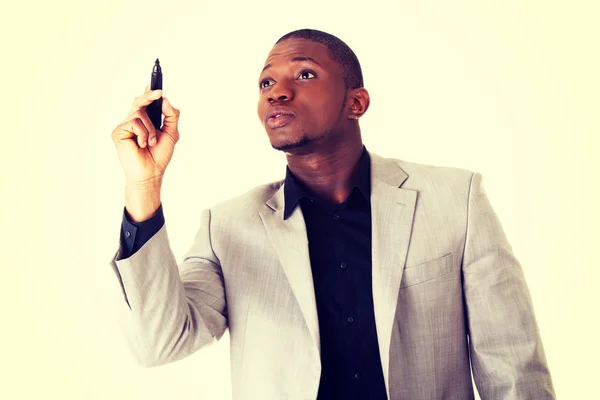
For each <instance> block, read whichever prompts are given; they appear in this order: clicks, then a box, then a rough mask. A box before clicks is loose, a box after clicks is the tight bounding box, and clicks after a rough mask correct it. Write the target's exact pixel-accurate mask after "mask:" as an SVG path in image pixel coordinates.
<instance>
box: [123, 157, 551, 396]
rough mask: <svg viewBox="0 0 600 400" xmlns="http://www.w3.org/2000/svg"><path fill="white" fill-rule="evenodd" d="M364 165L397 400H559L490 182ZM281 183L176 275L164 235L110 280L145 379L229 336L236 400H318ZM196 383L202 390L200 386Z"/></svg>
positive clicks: (387, 358) (383, 330)
mask: <svg viewBox="0 0 600 400" xmlns="http://www.w3.org/2000/svg"><path fill="white" fill-rule="evenodd" d="M369 154H370V156H371V186H372V194H371V208H372V221H373V222H372V223H373V225H372V232H373V239H372V240H373V245H372V260H373V302H374V307H375V320H376V325H377V336H378V340H379V350H380V354H381V363H382V367H383V373H384V377H385V383H386V389H387V393H388V398H389V399H393V400H396V399H398V400H399V399H407V400H420V399H423V400H425V399H436V400H437V399H473V398H474V394H473V385H472V381H471V365H472V371H473V377H474V381H475V384H476V386H477V389H478V391H479V393H480V396H481V398H482V399H483V400H488V399H519V400H525V399H554V398H555V395H554V389H553V385H552V380H551V377H550V373H549V370H548V367H547V363H546V359H545V355H544V350H543V347H542V343H541V340H540V336H539V332H538V327H537V324H536V321H535V317H534V312H533V306H532V301H531V297H530V294H529V291H528V288H527V285H526V282H525V279H524V275H523V271H522V269H521V266H520V264H519V262H518V261H517V260H516V259H515V257H514V255H513V253H512V250H511V246H510V245H509V243H508V241H507V239H506V237H505V234H504V232H503V230H502V227H501V224H500V222H499V221H498V218H497V217H496V214H495V213H494V211H493V209H492V207H491V205H490V202H489V201H488V198H487V196H486V194H485V191H484V188H483V186H482V182H481V175H479V174H477V173H472V172H469V171H465V170H461V169H456V168H442V167H433V166H427V165H421V164H416V163H410V162H405V161H401V160H395V159H388V158H383V157H380V156H378V155H376V154H374V153H369ZM283 184H284V182H283V181H278V182H276V183H272V184H268V185H263V186H260V187H256V188H254V189H253V190H251V191H249V192H248V193H246V194H244V195H241V196H239V197H236V198H234V199H231V200H228V201H226V202H223V203H221V204H219V205H217V206H215V207H213V208H210V209H207V210H204V211H203V213H202V218H201V220H200V221H199V222H200V223H199V229H198V231H197V235H196V237H195V241H194V243H193V245H192V246H191V248H190V249H189V251H188V252H187V253H186V254H185V255H184V257H183V259H182V261H181V262H179V263H178V262H177V261H176V258H175V256H174V255H173V252H172V250H171V248H170V245H169V239H168V236H167V230H166V228H165V227H164V226H163V227H162V229H161V230H160V231H159V232H158V233H157V234H156V235H155V236H153V237H152V238H151V239H150V240H149V241H148V242H147V243H146V244H145V245H144V246H143V247H142V248H141V249H140V250H139V251H138V252H137V253H135V254H134V255H132V256H131V257H129V258H125V259H120V257H119V252H120V249H119V251H117V253H116V254H115V256H114V258H113V260H112V261H111V264H112V266H113V268H114V270H115V272H116V273H117V276H118V278H119V279H118V280H116V282H118V283H119V284H120V285H121V288H122V293H123V295H124V298H123V302H122V304H123V305H124V306H123V307H121V311H120V316H121V318H120V321H121V322H122V329H123V332H124V334H125V336H126V338H127V341H128V344H129V347H130V348H131V349H132V351H133V353H134V354H135V355H136V358H137V361H138V362H139V363H140V364H141V365H143V366H156V365H161V364H165V363H169V362H172V361H175V360H178V359H181V358H184V357H186V356H188V355H190V354H192V353H194V352H195V351H196V350H198V349H200V348H201V347H202V346H205V345H208V344H209V343H212V342H213V341H215V340H218V339H219V338H221V336H222V335H223V333H224V332H225V330H226V329H229V334H230V343H231V349H230V350H231V352H230V354H231V379H232V395H233V399H235V400H241V399H252V400H256V399H273V400H282V399H299V400H300V399H302V400H305V399H306V400H308V399H311V400H314V399H315V398H316V396H317V389H318V386H319V376H320V370H321V365H320V357H319V354H320V340H319V324H318V319H317V308H316V303H315V295H314V289H313V281H312V274H311V267H310V260H309V252H308V241H307V237H306V226H305V224H304V218H303V216H302V210H301V209H300V208H299V207H298V208H296V210H295V211H294V213H293V214H292V215H291V217H290V218H289V219H288V220H285V221H284V220H283V199H284V197H283ZM201 382H202V378H200V379H199V381H198V383H199V384H201Z"/></svg>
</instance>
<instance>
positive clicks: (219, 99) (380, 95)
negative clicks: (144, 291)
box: [0, 0, 600, 400]
mask: <svg viewBox="0 0 600 400" xmlns="http://www.w3.org/2000/svg"><path fill="white" fill-rule="evenodd" d="M596 4H598V3H597V2H594V1H590V2H587V3H584V2H581V1H569V2H566V1H503V2H498V1H494V2H491V1H490V2H488V1H478V2H475V1H472V2H469V1H452V2H441V1H440V2H433V1H419V2H409V1H397V2H391V1H374V0H370V1H365V2H355V1H300V2H274V1H256V2H252V3H249V2H242V1H238V2H217V1H210V2H208V1H184V0H172V1H168V2H167V1H146V2H144V1H133V0H126V1H116V0H106V1H103V2H90V1H88V2H86V1H66V0H57V1H54V2H42V1H34V2H28V3H17V2H11V3H9V2H7V4H5V5H4V4H3V7H2V24H0V33H1V36H0V37H1V39H0V40H1V44H2V46H1V48H2V53H1V54H2V57H1V66H0V68H2V71H1V73H2V75H0V76H1V78H2V79H3V82H2V84H1V85H0V86H1V88H2V89H1V96H0V98H1V100H0V101H1V102H2V119H1V125H0V127H2V130H1V131H0V134H1V135H2V139H1V141H0V143H2V147H1V150H2V156H1V157H0V162H1V163H2V164H1V168H0V171H1V174H2V176H1V184H2V196H1V197H0V198H1V200H0V201H1V202H2V204H1V209H0V210H1V217H0V218H1V228H2V241H1V242H0V243H2V249H1V250H2V251H1V253H2V258H1V259H2V265H1V267H0V307H1V310H0V311H1V312H0V320H1V321H2V324H1V329H0V359H1V360H2V362H1V363H0V369H1V371H0V398H2V399H42V398H43V399H55V398H56V399H94V400H95V399H128V400H138V399H139V400H142V399H143V400H151V399H152V400H154V399H183V398H190V399H228V398H230V384H229V370H228V368H229V361H228V352H229V349H228V338H227V336H226V337H224V338H223V340H222V342H220V343H218V344H216V345H214V346H212V347H209V348H207V349H205V350H204V351H201V352H200V353H197V354H195V355H193V356H192V357H190V358H188V359H186V360H184V361H181V362H178V363H176V364H172V365H169V366H165V367H160V368H155V369H141V368H138V367H137V366H136V365H135V364H134V363H133V361H132V358H131V357H130V356H129V354H128V353H127V350H126V347H125V345H124V342H123V339H122V337H121V335H120V332H119V330H118V328H117V325H116V322H115V320H114V316H113V314H112V308H111V307H112V303H111V295H112V293H113V292H112V290H113V289H114V284H115V280H114V277H113V276H112V275H111V271H110V269H109V265H108V261H109V259H110V258H111V256H112V255H113V252H114V251H115V250H116V246H117V241H118V238H119V228H120V221H121V216H122V208H123V205H124V198H123V188H124V179H123V176H122V173H121V171H120V167H119V163H118V159H117V157H116V152H115V150H114V147H113V144H112V142H111V139H110V133H111V131H112V129H113V128H114V126H116V125H117V124H118V123H119V122H120V121H121V120H122V119H123V118H124V117H125V116H126V114H127V112H128V109H129V106H130V103H131V101H132V100H133V98H134V97H135V96H137V95H138V94H140V92H141V91H142V90H143V88H144V86H145V85H146V83H147V82H148V80H149V78H150V71H151V68H152V65H153V63H154V59H155V58H157V57H159V58H160V60H161V63H162V65H163V70H164V93H165V96H167V97H169V98H170V99H171V101H172V103H173V104H174V105H175V106H176V107H178V108H180V109H181V112H182V114H181V141H180V142H179V144H178V145H177V148H176V153H175V156H174V158H173V161H172V164H171V165H170V167H169V169H168V171H167V175H166V179H165V184H164V188H163V204H164V210H165V215H166V220H167V226H168V229H169V234H170V238H171V244H172V247H173V250H174V252H175V254H176V256H177V257H181V256H182V255H183V252H184V251H185V250H186V249H187V247H188V246H189V245H190V244H191V240H192V239H193V236H194V233H195V231H196V229H197V221H198V220H199V216H200V212H201V210H202V209H203V208H205V207H209V206H211V205H212V204H215V203H217V202H220V201H222V200H225V199H227V198H229V197H232V196H234V195H237V194H239V193H241V192H242V191H245V190H247V189H249V188H250V187H252V186H255V185H259V184H261V183H265V182H268V181H272V180H275V179H279V178H282V177H283V175H284V168H285V159H284V158H283V157H282V155H281V154H279V153H277V152H275V151H274V150H272V149H271V147H270V145H269V143H268V140H267V137H266V134H265V133H264V131H263V129H262V126H261V125H260V122H259V120H258V117H257V116H256V111H255V110H256V100H257V96H258V89H257V78H258V74H259V72H260V69H261V68H262V65H263V62H264V60H265V57H266V55H267V53H268V51H269V49H270V48H271V46H272V44H273V43H274V42H275V40H276V39H277V38H279V37H280V36H281V35H283V34H284V33H286V32H288V31H290V30H293V29H297V28H304V27H310V28H316V29H322V30H325V31H328V32H330V33H333V34H335V35H337V36H339V37H340V38H342V39H343V40H344V41H346V42H347V43H348V44H349V45H350V46H351V47H352V48H353V49H354V50H355V52H356V53H357V55H358V57H359V59H360V61H361V63H362V66H363V71H364V75H365V84H366V87H367V88H368V90H369V91H370V93H371V96H372V102H371V108H370V110H369V111H368V113H367V114H366V115H365V117H364V119H363V120H362V121H361V126H362V128H363V137H364V142H365V144H366V145H367V147H368V149H369V150H372V151H374V152H376V153H378V154H380V155H383V156H390V157H398V158H403V159H405V160H408V161H417V162H423V163H429V164H436V165H445V166H457V167H463V168H468V169H472V170H476V171H479V172H481V173H483V175H484V178H485V181H486V187H487V190H488V193H489V195H490V198H491V201H492V203H493V205H494V207H495V209H496V210H497V212H498V214H499V215H500V218H501V220H502V221H503V224H504V227H505V230H506V233H507V235H508V237H509V239H510V241H511V243H512V244H513V247H514V250H515V252H516V254H517V256H518V258H519V259H520V260H521V261H522V264H523V267H524V269H525V274H526V276H527V279H528V282H529V286H530V289H531V292H532V296H533V300H534V305H535V309H536V313H537V318H538V321H539V325H540V329H541V332H542V337H543V341H544V345H545V347H546V353H547V357H548V361H549V364H550V368H551V371H552V374H553V377H554V382H555V386H556V391H557V393H558V395H559V397H560V398H561V399H569V400H570V399H591V398H598V397H595V396H597V392H598V390H597V388H598V382H597V379H598V378H597V375H598V362H599V359H600V352H599V348H598V338H599V337H600V331H599V329H598V315H600V312H598V306H600V296H599V294H598V292H599V278H600V274H599V273H598V268H599V262H598V256H597V248H598V242H599V239H600V235H599V233H598V232H599V231H598V224H599V223H600V218H599V212H598V204H599V203H600V198H599V197H598V184H599V179H598V173H599V172H600V163H599V161H598V138H597V136H598V133H599V123H598V114H599V112H598V110H599V109H600V102H599V98H600V97H599V89H600V80H599V78H598V71H600V60H599V56H598V40H599V39H600V29H599V28H598V22H597V21H598V16H599V12H598V11H599V7H598V6H597V5H596Z"/></svg>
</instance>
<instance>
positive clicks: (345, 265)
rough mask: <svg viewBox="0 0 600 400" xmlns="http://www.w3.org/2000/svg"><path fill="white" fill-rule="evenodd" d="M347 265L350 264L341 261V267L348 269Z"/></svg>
mask: <svg viewBox="0 0 600 400" xmlns="http://www.w3.org/2000/svg"><path fill="white" fill-rule="evenodd" d="M347 266H348V264H346V263H345V262H342V263H340V268H341V269H346V267H347Z"/></svg>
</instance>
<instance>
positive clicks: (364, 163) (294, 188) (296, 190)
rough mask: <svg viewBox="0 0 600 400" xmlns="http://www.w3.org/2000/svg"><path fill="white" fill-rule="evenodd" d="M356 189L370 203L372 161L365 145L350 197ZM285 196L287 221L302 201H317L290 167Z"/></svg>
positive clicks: (287, 173) (284, 190)
mask: <svg viewBox="0 0 600 400" xmlns="http://www.w3.org/2000/svg"><path fill="white" fill-rule="evenodd" d="M354 188H357V189H358V192H359V193H360V194H362V195H363V197H364V198H365V199H366V200H367V201H369V199H370V197H371V159H370V157H369V153H368V152H367V148H366V147H365V146H364V145H363V152H362V154H361V156H360V159H359V160H358V168H357V171H356V175H354V178H353V183H352V190H351V192H350V195H352V193H353V191H354ZM283 196H284V212H283V219H287V218H288V217H289V216H290V215H291V214H292V211H294V209H295V208H296V205H298V202H299V201H300V199H302V198H305V197H306V198H309V199H315V196H313V194H312V193H311V192H310V190H309V189H308V188H307V187H306V185H305V184H304V183H302V182H301V181H300V180H299V179H298V178H297V177H296V176H294V174H293V173H292V171H290V168H289V167H286V175H285V183H284V187H283Z"/></svg>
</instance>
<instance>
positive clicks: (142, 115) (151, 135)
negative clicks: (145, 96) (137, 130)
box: [127, 110, 158, 146]
mask: <svg viewBox="0 0 600 400" xmlns="http://www.w3.org/2000/svg"><path fill="white" fill-rule="evenodd" d="M136 118H138V119H140V120H141V121H142V124H143V125H144V127H145V128H146V131H147V132H148V144H149V145H150V146H154V145H155V144H156V141H157V140H158V138H157V137H156V135H157V134H158V132H157V130H156V128H154V124H153V123H152V121H150V117H148V114H147V113H146V112H144V111H143V110H137V111H135V112H134V113H133V114H130V115H129V117H127V120H131V119H136Z"/></svg>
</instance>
